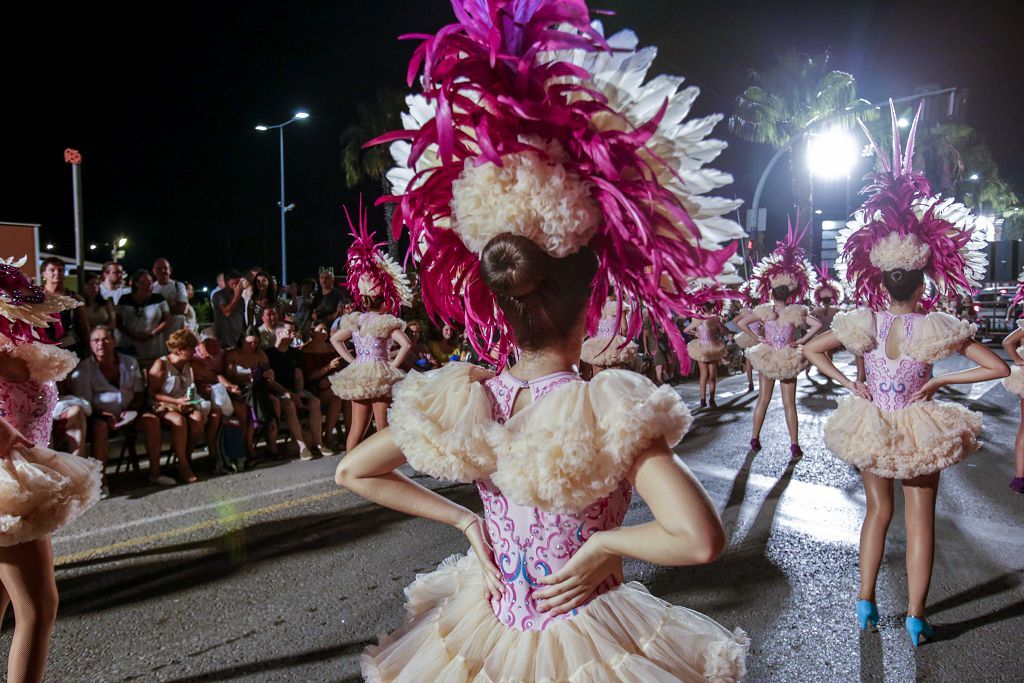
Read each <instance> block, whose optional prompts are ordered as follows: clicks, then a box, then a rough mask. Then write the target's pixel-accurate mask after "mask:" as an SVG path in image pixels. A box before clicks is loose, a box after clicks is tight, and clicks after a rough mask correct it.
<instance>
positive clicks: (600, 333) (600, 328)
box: [594, 315, 619, 339]
mask: <svg viewBox="0 0 1024 683" xmlns="http://www.w3.org/2000/svg"><path fill="white" fill-rule="evenodd" d="M618 333H619V319H618V318H616V317H615V316H614V315H613V316H612V317H610V318H608V317H605V318H601V320H600V321H598V323H597V334H595V335H594V336H595V337H596V338H598V339H608V338H610V337H614V336H616V335H617V334H618Z"/></svg>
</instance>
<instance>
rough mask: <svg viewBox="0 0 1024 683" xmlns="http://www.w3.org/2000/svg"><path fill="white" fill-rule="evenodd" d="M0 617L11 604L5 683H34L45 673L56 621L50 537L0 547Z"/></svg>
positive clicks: (55, 591) (55, 596)
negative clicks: (11, 633)
mask: <svg viewBox="0 0 1024 683" xmlns="http://www.w3.org/2000/svg"><path fill="white" fill-rule="evenodd" d="M0 583H2V584H3V592H2V595H0V608H2V611H0V618H2V617H3V613H4V612H6V610H7V604H8V602H11V603H13V604H14V619H15V626H14V640H13V641H12V642H11V651H10V656H9V657H8V659H7V681H8V683H37V682H38V681H42V680H43V673H44V672H45V671H46V655H47V653H48V652H49V650H50V633H51V632H52V631H53V624H54V621H56V619H57V583H56V580H55V579H54V576H53V551H52V549H51V548H50V538H49V537H45V538H41V539H38V540H35V541H30V542H28V543H20V544H18V545H15V546H10V547H4V548H0Z"/></svg>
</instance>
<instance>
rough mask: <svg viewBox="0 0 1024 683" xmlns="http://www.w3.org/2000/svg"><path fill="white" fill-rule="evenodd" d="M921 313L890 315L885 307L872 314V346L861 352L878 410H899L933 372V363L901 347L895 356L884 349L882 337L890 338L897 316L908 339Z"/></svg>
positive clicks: (909, 400) (904, 406)
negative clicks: (875, 328)
mask: <svg viewBox="0 0 1024 683" xmlns="http://www.w3.org/2000/svg"><path fill="white" fill-rule="evenodd" d="M923 317H924V316H923V315H921V314H920V313H908V314H906V315H901V316H897V315H893V314H892V313H889V312H888V311H882V312H879V313H876V314H875V326H876V327H877V332H876V333H875V342H876V343H875V347H874V348H873V349H871V350H870V351H868V352H867V353H865V354H864V370H865V375H866V380H867V382H866V383H867V386H868V389H870V390H871V402H872V403H874V404H875V405H876V406H877V407H878V408H879V409H880V410H885V411H889V410H899V409H901V408H906V407H907V406H909V405H910V404H911V403H913V401H912V400H911V397H912V396H913V395H914V394H915V393H917V391H918V390H919V389H920V388H921V387H923V386H924V385H925V384H926V383H927V382H928V380H929V379H930V378H931V376H932V366H931V365H929V364H928V363H923V362H921V361H919V360H916V359H914V358H911V357H910V356H908V355H906V354H905V353H903V351H902V350H901V351H900V355H899V357H898V358H896V360H893V359H891V358H889V356H887V355H886V353H885V341H886V339H888V338H889V330H891V329H892V325H893V323H894V322H895V321H896V319H897V318H898V319H900V320H901V321H902V322H903V342H904V344H905V343H906V342H907V340H909V339H910V336H911V334H913V332H914V325H915V324H916V323H917V321H918V320H920V319H921V318H923Z"/></svg>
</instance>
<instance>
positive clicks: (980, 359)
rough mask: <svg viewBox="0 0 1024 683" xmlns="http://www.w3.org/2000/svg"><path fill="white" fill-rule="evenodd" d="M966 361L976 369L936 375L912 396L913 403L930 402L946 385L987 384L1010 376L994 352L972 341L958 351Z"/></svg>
mask: <svg viewBox="0 0 1024 683" xmlns="http://www.w3.org/2000/svg"><path fill="white" fill-rule="evenodd" d="M960 353H961V354H963V355H964V356H965V357H966V358H967V359H968V360H971V361H974V362H975V363H977V366H976V367H973V368H968V369H967V370H960V371H958V372H947V373H946V374H945V375H937V376H935V377H932V378H931V379H930V380H928V383H927V384H925V385H924V386H923V387H921V389H920V390H919V391H918V392H917V393H916V394H914V396H913V400H915V401H928V400H931V397H932V395H933V394H934V393H935V392H936V391H938V390H939V388H940V387H944V386H946V385H948V384H974V383H976V382H988V381H990V380H993V379H1000V378H1002V377H1006V376H1007V375H1009V374H1010V368H1009V367H1008V366H1007V365H1006V363H1005V362H1003V359H1002V358H1000V357H999V356H997V355H996V354H995V352H994V351H992V350H991V349H989V348H988V347H987V346H985V345H984V344H982V343H980V342H976V341H972V342H969V343H968V344H967V346H965V347H964V348H963V349H961V350H960Z"/></svg>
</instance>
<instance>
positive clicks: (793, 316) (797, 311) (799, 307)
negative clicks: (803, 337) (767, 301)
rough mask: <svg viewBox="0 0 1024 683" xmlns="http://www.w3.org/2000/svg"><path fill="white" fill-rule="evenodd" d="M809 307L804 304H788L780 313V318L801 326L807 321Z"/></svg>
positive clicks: (785, 321)
mask: <svg viewBox="0 0 1024 683" xmlns="http://www.w3.org/2000/svg"><path fill="white" fill-rule="evenodd" d="M807 314H808V311H807V307H806V306H804V305H803V304H790V305H789V306H786V307H785V308H784V309H783V310H782V313H781V314H780V315H779V320H781V321H782V322H784V323H789V324H790V325H793V326H795V327H799V326H801V325H803V324H804V323H805V322H807Z"/></svg>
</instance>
